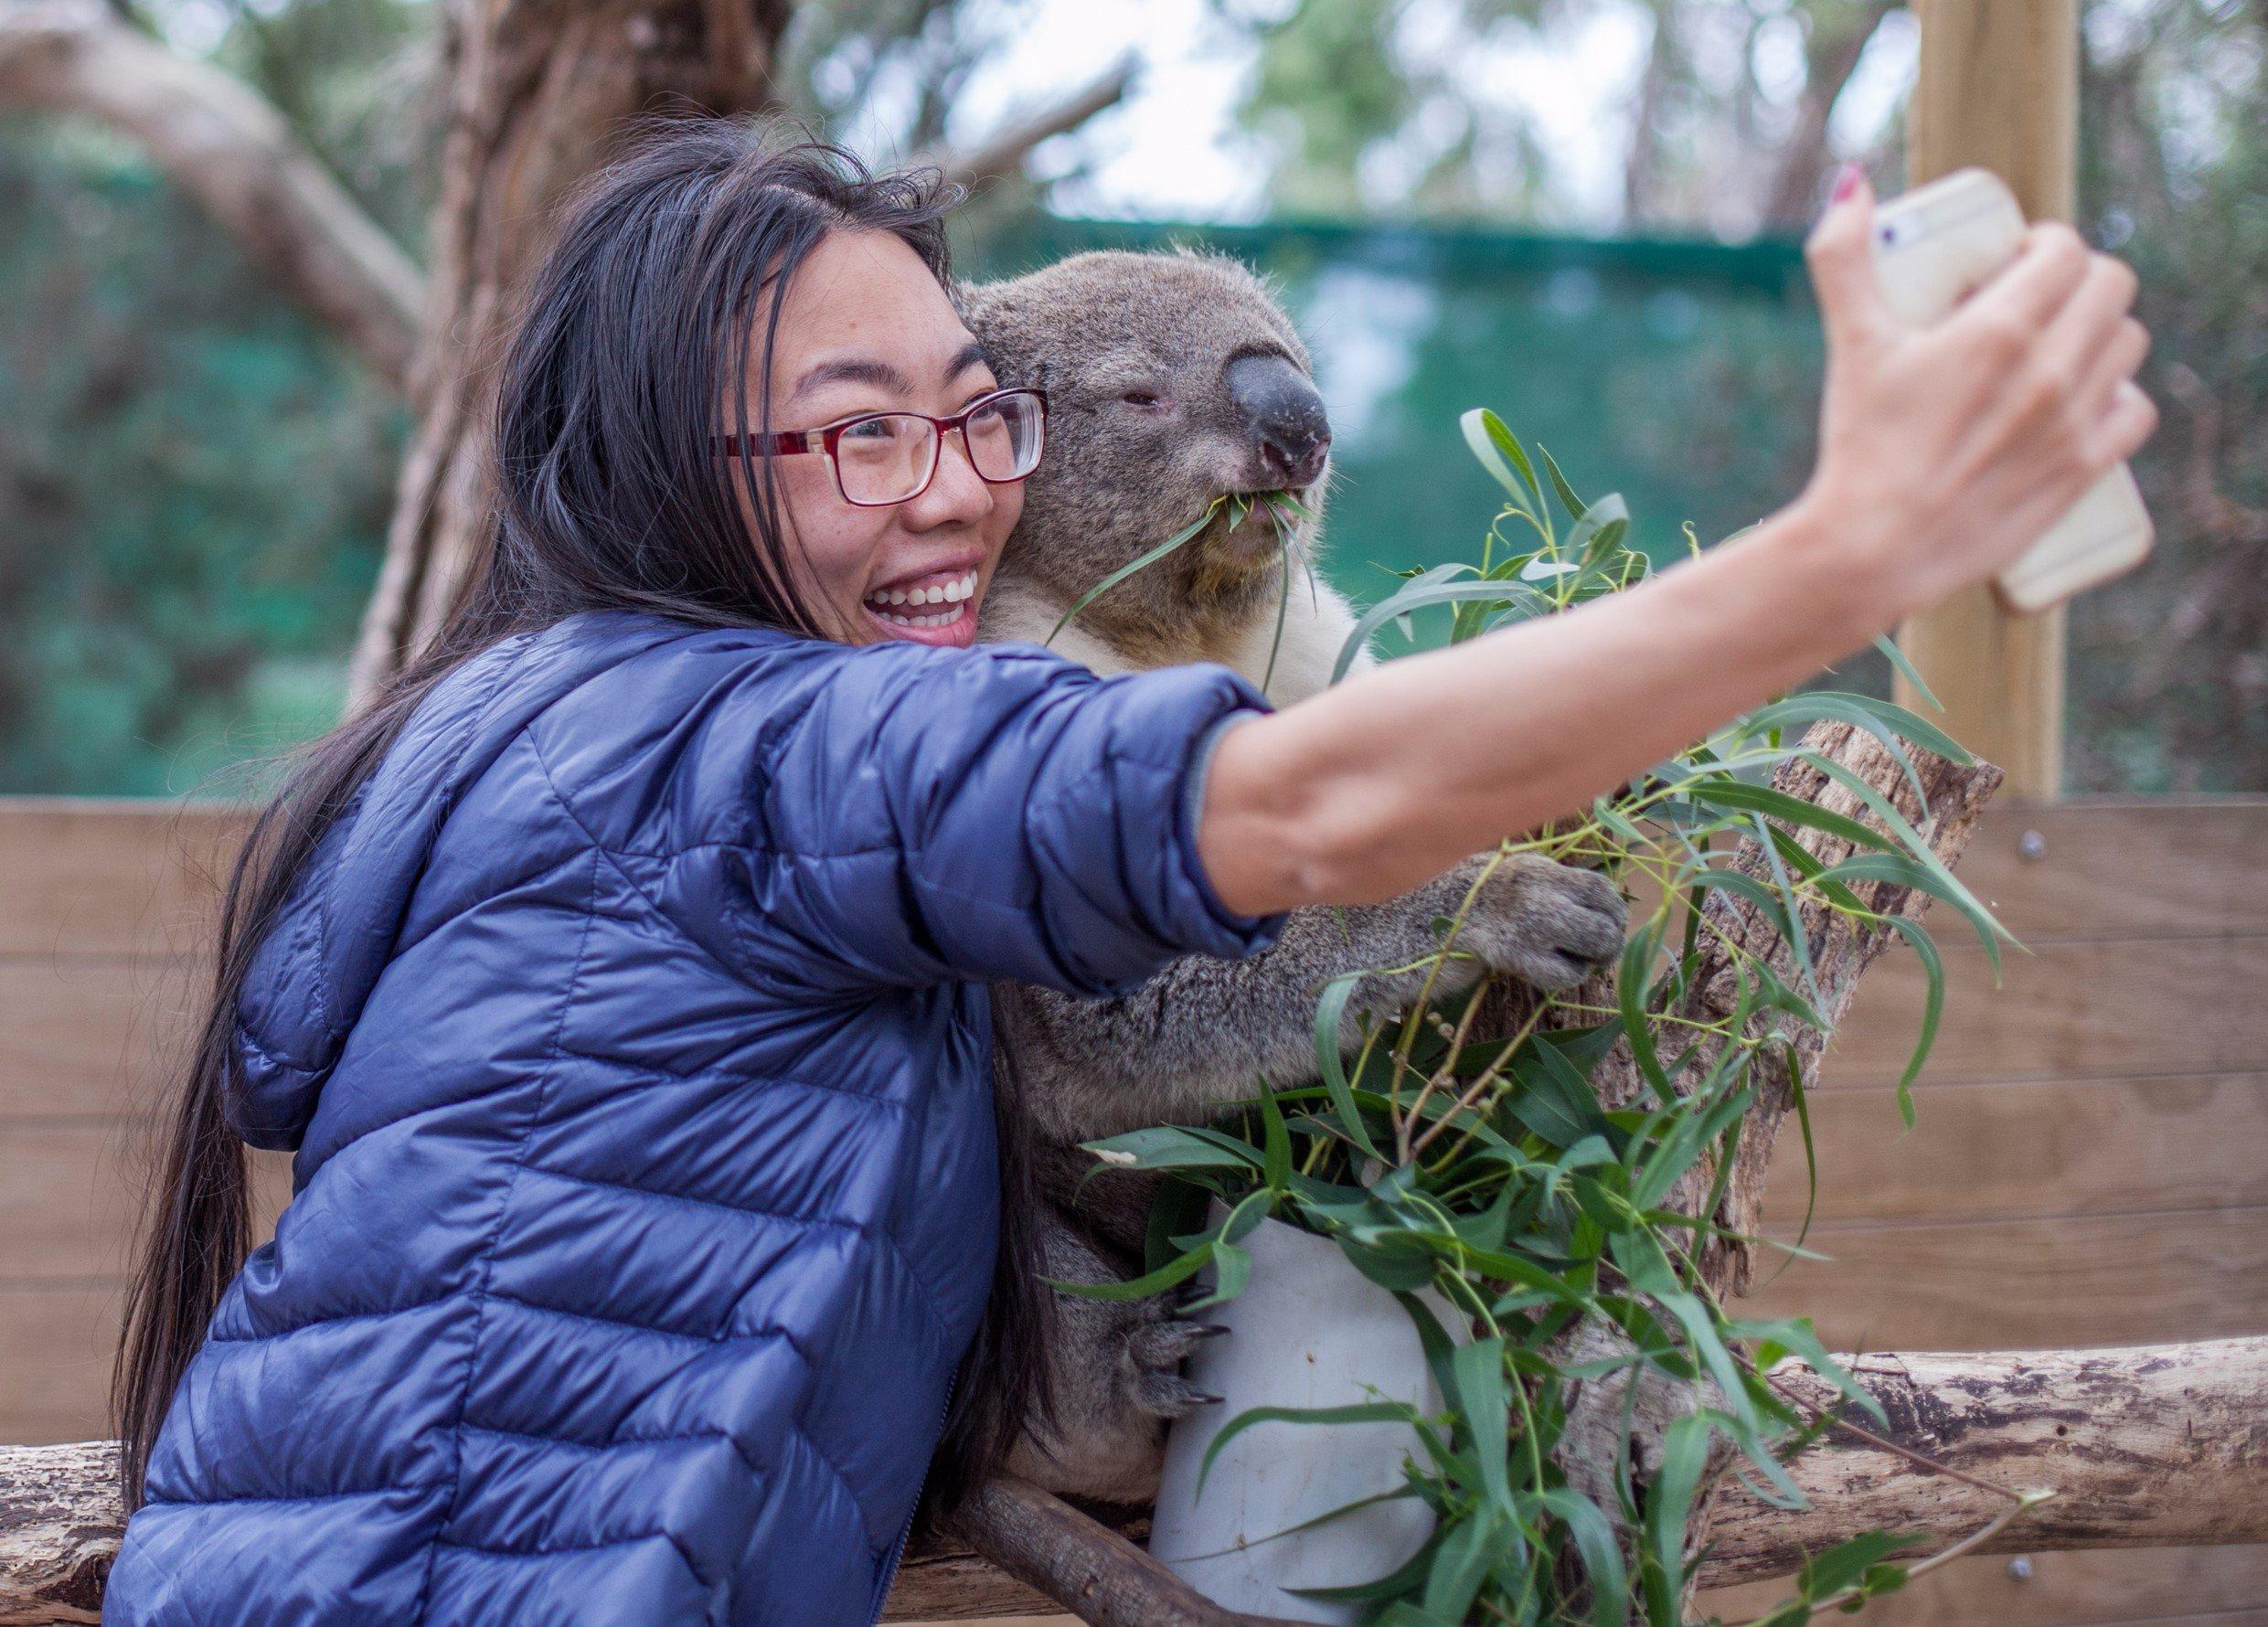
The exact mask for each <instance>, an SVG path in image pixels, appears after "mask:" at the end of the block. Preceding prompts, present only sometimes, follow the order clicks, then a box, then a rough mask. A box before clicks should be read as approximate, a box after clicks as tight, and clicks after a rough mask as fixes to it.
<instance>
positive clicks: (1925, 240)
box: [1874, 169, 2156, 614]
mask: <svg viewBox="0 0 2268 1627" xmlns="http://www.w3.org/2000/svg"><path fill="white" fill-rule="evenodd" d="M2024 233H2025V225H2024V211H2023V210H2022V208H2020V207H2018V204H2017V201H2016V195H2015V194H2014V193H2013V192H2011V191H2009V190H2008V187H2007V183H2006V182H2004V181H2003V180H2001V178H2000V177H1999V176H1998V175H1994V174H1993V173H1992V172H1991V171H1989V170H1983V169H1964V170H1956V171H1955V172H1954V173H1953V174H1952V175H1947V176H1945V177H1944V178H1943V180H1938V181H1932V182H1931V183H1930V184H1929V185H1928V186H1920V187H1916V188H1915V189H1914V190H1913V191H1911V192H1909V193H1907V194H1906V195H1905V196H1904V197H1900V198H1897V199H1894V200H1892V201H1891V202H1890V203H1886V204H1884V205H1882V206H1881V207H1879V209H1877V210H1876V211H1875V216H1874V270H1875V275H1876V277H1877V278H1878V279H1879V281H1880V282H1881V284H1882V293H1883V296H1884V297H1885V298H1886V299H1887V300H1888V301H1889V302H1890V309H1891V310H1892V311H1894V312H1895V313H1897V314H1898V317H1899V320H1901V322H1907V323H1911V324H1914V325H1915V326H1917V327H1918V326H1923V325H1926V324H1930V323H1933V322H1936V321H1938V320H1940V319H1941V318H1943V316H1944V315H1945V314H1946V313H1948V312H1950V311H1951V310H1952V309H1953V308H1954V306H1955V305H1957V304H1959V303H1961V301H1962V300H1964V299H1965V298H1967V297H1968V295H1969V294H1970V293H1971V292H1973V291H1975V289H1976V288H1977V287H1979V286H1980V285H1981V284H1983V283H1985V282H1989V281H1990V280H1991V279H1992V277H1993V275H1994V274H1995V273H1996V272H1997V271H1999V270H2000V269H2001V268H2002V267H2003V266H2005V265H2007V263H2008V261H2011V260H2013V259H2014V258H2015V257H2016V253H2017V250H2018V249H2020V248H2021V247H2022V246H2023V242H2024ZM2155 540H2156V531H2155V530H2154V529H2153V527H2152V526H2151V524H2150V514H2149V510H2148V509H2146V508H2145V507H2144V506H2143V504H2142V493H2141V491H2140V490H2139V489H2138V488H2137V487H2136V486H2135V477H2134V473H2133V472H2132V471H2131V470H2129V469H2128V468H2127V467H2126V465H2125V464H2124V463H2121V464H2120V465H2119V466H2118V467H2117V468H2115V469H2114V470H2112V471H2111V472H2110V473H2108V474H2106V475H2104V476H2103V479H2102V481H2101V483H2100V484H2097V485H2096V486H2095V487H2094V488H2093V489H2092V490H2091V491H2090V492H2088V494H2086V495H2085V496H2084V497H2082V498H2081V499H2080V500H2079V502H2078V503H2077V504H2076V505H2073V507H2072V509H2071V512H2070V513H2069V514H2067V515H2065V516H2063V517H2062V518H2061V519H2060V520H2058V521H2057V522H2056V523H2055V525H2054V526H2053V527H2051V528H2050V530H2049V532H2048V534H2047V535H2046V536H2044V537H2041V538H2040V539H2039V541H2038V542H2037V543H2035V544H2033V545H2032V548H2031V551H2030V552H2028V553H2027V554H2026V555H2025V556H2024V557H2023V558H2020V559H2018V561H2017V562H2016V563H2015V564H2013V565H2011V566H2009V567H2008V568H2007V569H2006V570H2004V571H2002V572H2001V573H2000V574H1999V576H1997V577H1996V578H1995V579H1994V581H1993V590H1994V591H1995V592H1996V593H1997V594H1998V596H1999V598H2000V601H2001V602H2002V603H2003V604H2005V605H2007V607H2008V608H2009V609H2010V610H2012V611H2021V612H2024V613H2026V614H2030V613H2033V612H2036V611H2043V610H2047V609H2048V608H2050V606H2052V605H2057V604H2060V603H2061V602H2062V601H2064V600H2066V599H2069V598H2070V597H2071V595H2072V594H2074V593H2079V592H2082V591H2084V590H2086V589H2089V588H2092V587H2095V586H2097V585H2098V584H2100V583H2103V582H2106V581H2108V580H2111V579H2112V578H2113V577H2114V576H2118V575H2121V574H2123V573H2124V572H2125V571H2128V570H2131V569H2134V568H2135V566H2137V565H2139V564H2141V563H2142V561H2143V560H2144V559H2146V558H2148V557H2149V553H2150V548H2151V545H2152V543H2153V542H2155Z"/></svg>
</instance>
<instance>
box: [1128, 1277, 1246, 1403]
mask: <svg viewBox="0 0 2268 1627" xmlns="http://www.w3.org/2000/svg"><path fill="white" fill-rule="evenodd" d="M1143 1303H1145V1304H1146V1305H1151V1306H1155V1305H1156V1304H1157V1302H1156V1301H1155V1300H1149V1301H1145V1302H1143ZM1228 1331H1229V1330H1228V1329H1227V1328H1225V1327H1221V1326H1219V1325H1218V1324H1214V1323H1209V1322H1192V1321H1189V1320H1187V1318H1184V1317H1180V1316H1172V1315H1166V1314H1165V1313H1162V1312H1156V1313H1153V1315H1152V1316H1151V1317H1150V1318H1149V1319H1148V1320H1146V1321H1144V1322H1142V1323H1140V1324H1137V1325H1135V1326H1134V1327H1133V1328H1131V1329H1130V1330H1129V1331H1128V1332H1127V1335H1126V1342H1125V1345H1124V1351H1123V1356H1122V1359H1121V1361H1120V1364H1119V1366H1120V1369H1121V1371H1122V1372H1123V1374H1124V1375H1125V1376H1126V1397H1127V1399H1128V1400H1129V1401H1130V1402H1132V1403H1133V1404H1134V1406H1135V1407H1137V1408H1139V1409H1141V1410H1142V1411H1144V1412H1146V1413H1148V1414H1149V1415H1150V1416H1151V1417H1152V1418H1162V1419H1167V1420H1171V1419H1177V1418H1187V1416H1188V1415H1189V1414H1190V1413H1192V1412H1195V1411H1196V1410H1197V1409H1198V1408H1199V1407H1209V1406H1211V1405H1212V1404H1213V1403H1214V1402H1216V1401H1218V1400H1219V1399H1220V1398H1219V1396H1214V1395H1208V1394H1206V1393H1205V1392H1204V1391H1203V1390H1201V1389H1199V1388H1197V1386H1195V1385H1194V1384H1191V1383H1190V1382H1189V1381H1188V1379H1187V1378H1186V1377H1183V1376H1182V1372H1181V1364H1182V1363H1183V1362H1184V1361H1186V1360H1187V1358H1188V1356H1189V1355H1190V1353H1191V1352H1193V1351H1195V1350H1196V1349H1197V1347H1198V1345H1202V1344H1203V1343H1204V1342H1205V1341H1206V1340H1208V1339H1209V1338H1212V1337H1214V1336H1215V1335H1219V1334H1225V1333H1227V1332H1228Z"/></svg>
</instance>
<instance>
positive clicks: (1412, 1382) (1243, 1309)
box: [1150, 1209, 1454, 1623]
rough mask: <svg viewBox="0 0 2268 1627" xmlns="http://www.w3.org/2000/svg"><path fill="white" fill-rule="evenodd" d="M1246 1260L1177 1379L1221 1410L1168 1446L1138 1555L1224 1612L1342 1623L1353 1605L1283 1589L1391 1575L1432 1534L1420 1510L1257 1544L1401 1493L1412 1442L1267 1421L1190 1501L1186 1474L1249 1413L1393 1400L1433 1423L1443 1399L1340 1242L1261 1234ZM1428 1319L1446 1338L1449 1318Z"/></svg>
mask: <svg viewBox="0 0 2268 1627" xmlns="http://www.w3.org/2000/svg"><path fill="white" fill-rule="evenodd" d="M1214 1221H1215V1223H1216V1224H1218V1223H1219V1211H1218V1209H1217V1210H1216V1212H1215V1215H1214ZM1242 1246H1243V1247H1244V1248H1245V1249H1248V1250H1249V1251H1250V1252H1251V1257H1252V1273H1251V1281H1250V1283H1249V1284H1248V1285H1247V1286H1246V1288H1245V1289H1244V1292H1241V1293H1240V1294H1238V1295H1237V1297H1236V1298H1234V1299H1232V1300H1230V1302H1229V1303H1227V1304H1225V1305H1217V1306H1215V1307H1213V1308H1212V1309H1210V1310H1209V1311H1206V1312H1203V1313H1200V1314H1202V1315H1203V1316H1204V1317H1205V1318H1206V1319H1207V1320H1209V1321H1212V1322H1218V1323H1220V1324H1224V1325H1225V1326H1226V1327H1227V1328H1228V1329H1229V1333H1228V1335H1227V1336H1226V1337H1225V1338H1219V1339H1209V1340H1207V1341H1206V1342H1205V1344H1204V1345H1202V1346H1200V1347H1199V1349H1198V1352H1197V1354H1196V1355H1194V1356H1191V1357H1190V1358H1189V1362H1188V1366H1187V1374H1188V1377H1189V1380H1190V1382H1191V1383H1193V1384H1195V1385H1196V1386H1197V1388H1199V1389H1201V1390H1206V1391H1209V1393H1211V1394H1213V1395H1217V1396H1219V1397H1220V1398H1221V1399H1220V1402H1219V1404H1218V1405H1216V1406H1209V1407H1206V1408H1204V1409H1201V1410H1200V1411H1198V1413H1196V1414H1194V1415H1193V1416H1191V1417H1188V1418H1186V1419H1183V1420H1180V1421H1179V1422H1178V1423H1177V1424H1175V1425H1174V1426H1173V1430H1172V1431H1171V1432H1170V1434H1168V1436H1167V1437H1166V1468H1165V1473H1164V1475H1163V1477H1162V1479H1161V1481H1160V1483H1159V1486H1158V1494H1157V1514H1156V1518H1155V1523H1154V1525H1153V1526H1152V1528H1151V1532H1150V1552H1151V1554H1152V1555H1153V1556H1154V1557H1155V1558H1158V1559H1160V1560H1162V1561H1163V1562H1164V1563H1165V1565H1166V1568H1167V1569H1171V1570H1172V1571H1174V1572H1175V1573H1176V1574H1177V1575H1178V1576H1179V1577H1180V1578H1181V1579H1183V1580H1185V1581H1187V1583H1188V1584H1189V1585H1190V1586H1191V1587H1193V1588H1195V1589H1197V1590H1198V1591H1199V1592H1200V1593H1203V1594H1205V1595H1206V1596H1207V1597H1208V1598H1209V1599H1212V1600H1215V1601H1216V1602H1218V1603H1219V1604H1222V1605H1225V1606H1227V1607H1228V1608H1229V1609H1230V1610H1236V1611H1250V1612H1252V1613H1254V1614H1258V1615H1267V1616H1277V1617H1282V1618H1284V1619H1287V1620H1291V1621H1305V1622H1344V1623H1352V1622H1354V1621H1355V1620H1356V1619H1357V1617H1358V1614H1359V1611H1358V1607H1356V1606H1354V1605H1352V1604H1339V1603H1333V1602H1326V1601H1318V1600H1311V1599H1303V1598H1301V1597H1300V1596H1299V1595H1298V1594H1296V1593H1294V1592H1290V1591H1288V1590H1289V1589H1292V1588H1302V1587H1305V1588H1315V1587H1325V1588H1328V1587H1343V1586H1348V1585H1353V1584H1358V1583H1362V1582H1367V1581H1371V1580H1373V1579H1377V1578H1379V1577H1381V1576H1385V1575H1387V1574H1389V1573H1390V1572H1391V1571H1393V1570H1395V1569H1398V1568H1400V1566H1401V1565H1402V1564H1404V1563H1405V1562H1407V1561H1408V1560H1409V1558H1411V1555H1413V1554H1415V1553H1416V1552H1417V1551H1418V1549H1419V1548H1421V1547H1423V1546H1424V1544H1425V1539H1426V1537H1429V1536H1430V1535H1431V1534H1432V1528H1433V1515H1432V1511H1431V1510H1430V1509H1428V1508H1427V1507H1426V1506H1425V1505H1423V1504H1422V1503H1421V1502H1418V1501H1416V1500H1415V1499H1413V1498H1401V1499H1397V1500H1395V1501H1393V1502H1390V1503H1379V1504H1375V1505H1371V1506H1370V1507H1368V1508H1365V1509H1362V1510H1359V1511H1358V1512H1356V1513H1354V1514H1350V1515H1342V1516H1340V1517H1339V1518H1337V1519H1334V1520H1330V1521H1328V1522H1326V1523H1325V1524H1324V1525H1321V1526H1315V1527H1314V1528H1313V1529H1310V1530H1305V1531H1301V1532H1299V1533H1297V1534H1296V1535H1293V1536H1289V1537H1276V1538H1275V1540H1273V1541H1262V1538H1264V1537H1272V1536H1274V1534H1275V1533H1278V1532H1282V1531H1286V1530H1289V1529H1290V1528H1291V1527H1292V1526H1297V1525H1300V1524H1302V1523H1303V1522H1304V1521H1307V1520H1311V1519H1314V1518H1315V1516H1316V1515H1320V1514H1325V1513H1327V1512H1328V1511H1330V1510H1331V1509H1334V1508H1339V1507H1343V1506H1345V1505H1347V1504H1349V1503H1354V1502H1357V1501H1359V1500H1360V1499H1362V1498H1365V1497H1372V1496H1376V1495H1377V1494H1379V1493H1381V1492H1388V1491H1391V1490H1393V1489H1394V1488H1395V1487H1396V1486H1399V1485H1400V1484H1402V1483H1403V1481H1404V1478H1405V1476H1404V1474H1403V1473H1402V1467H1401V1465H1402V1460H1403V1459H1404V1458H1405V1457H1411V1456H1417V1457H1419V1458H1420V1461H1421V1462H1422V1461H1423V1460H1422V1456H1421V1453H1422V1449H1421V1446H1420V1445H1419V1442H1418V1438H1417V1433H1416V1431H1415V1430H1412V1429H1411V1428H1410V1427H1409V1426H1408V1425H1406V1424H1402V1423H1394V1422H1388V1423H1360V1424H1312V1423H1264V1424H1259V1425H1256V1426H1253V1427H1251V1428H1249V1429H1246V1430H1242V1431H1240V1433H1239V1434H1238V1435H1237V1436H1236V1437H1235V1438H1234V1439H1232V1440H1231V1441H1230V1442H1229V1444H1228V1445H1227V1446H1225V1447H1223V1448H1222V1449H1221V1452H1220V1455H1219V1458H1217V1459H1216V1460H1215V1461H1214V1463H1213V1467H1212V1472H1211V1473H1209V1474H1208V1475H1207V1476H1206V1479H1205V1490H1204V1494H1202V1495H1201V1496H1200V1495H1199V1494H1198V1466H1199V1465H1200V1464H1201V1463H1202V1462H1204V1459H1205V1452H1206V1449H1207V1448H1208V1447H1209V1446H1210V1445H1211V1444H1212V1441H1213V1437H1214V1436H1215V1435H1217V1434H1218V1433H1219V1431H1220V1430H1221V1427H1222V1426H1223V1425H1225V1424H1226V1423H1227V1422H1228V1421H1229V1420H1230V1419H1232V1418H1234V1417H1236V1415H1237V1414H1238V1413H1240V1412H1242V1411H1243V1410H1245V1409H1247V1408H1251V1407H1343V1406H1348V1405H1351V1404H1355V1403H1359V1402H1363V1401H1369V1400H1375V1399H1379V1398H1394V1399H1398V1400H1407V1401H1414V1402H1415V1403H1416V1404H1417V1405H1418V1407H1419V1408H1420V1409H1421V1410H1426V1411H1432V1410H1437V1409H1439V1408H1440V1406H1441V1392H1440V1389H1439V1388H1438V1387H1437V1386H1436V1385H1435V1384H1434V1383H1433V1379H1432V1373H1431V1372H1430V1371H1429V1369H1428V1368H1427V1366H1426V1365H1425V1352H1424V1349H1423V1347H1422V1346H1421V1345H1420V1344H1419V1342H1418V1335H1417V1329H1416V1328H1415V1327H1413V1326H1412V1325H1411V1321H1410V1315H1409V1313H1407V1312H1406V1311H1404V1310H1403V1309H1402V1308H1401V1306H1400V1304H1399V1303H1396V1301H1395V1299H1394V1296H1393V1295H1392V1294H1390V1293H1389V1292H1386V1290H1384V1289H1382V1288H1379V1287H1378V1286H1377V1285H1376V1284H1374V1283H1372V1282H1370V1281H1368V1279H1366V1278H1365V1277H1364V1276H1363V1275H1362V1274H1361V1273H1360V1272H1359V1271H1356V1270H1355V1268H1354V1267H1353V1266H1352V1265H1350V1264H1349V1263H1347V1257H1346V1256H1345V1255H1344V1254H1342V1253H1341V1252H1340V1251H1339V1248H1338V1245H1337V1244H1336V1243H1334V1242H1332V1241H1331V1240H1330V1239H1327V1238H1319V1237H1316V1236H1315V1235H1314V1234H1313V1233H1312V1232H1305V1231H1302V1230H1300V1229H1298V1228H1296V1227H1292V1226H1286V1225H1284V1224H1283V1222H1282V1221H1278V1220H1263V1221H1262V1222H1261V1223H1260V1225H1259V1226H1258V1227H1257V1228H1255V1229H1254V1230H1253V1231H1252V1232H1251V1234H1250V1235H1249V1236H1247V1237H1246V1238H1245V1239H1243V1241H1242ZM1434 1309H1435V1313H1436V1314H1437V1315H1441V1316H1442V1318H1443V1325H1444V1326H1448V1327H1453V1326H1454V1324H1453V1321H1452V1319H1451V1318H1450V1317H1449V1316H1448V1315H1446V1314H1444V1313H1445V1311H1446V1307H1445V1306H1441V1305H1436V1306H1435V1307H1434ZM1374 1392H1375V1393H1374Z"/></svg>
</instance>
